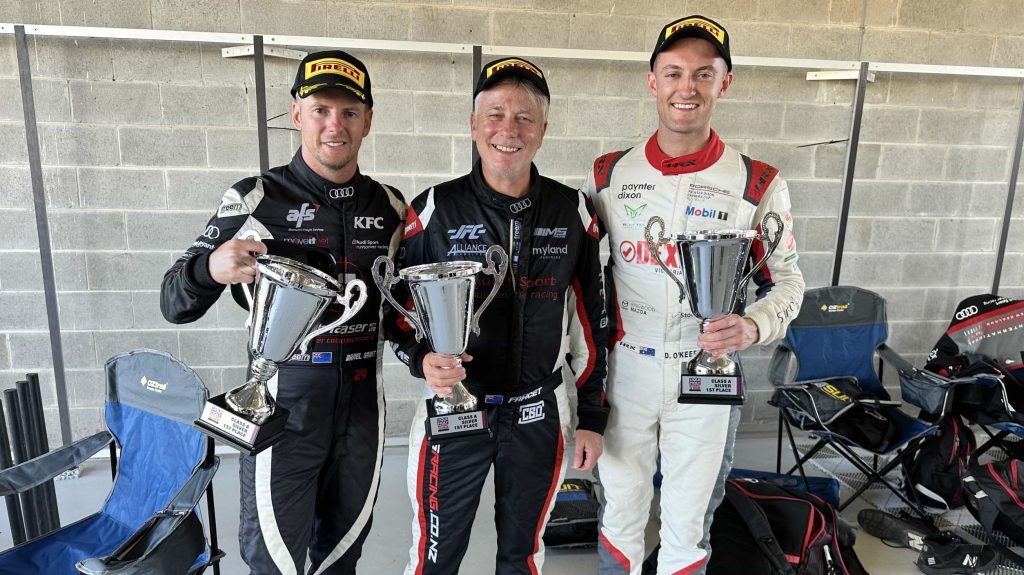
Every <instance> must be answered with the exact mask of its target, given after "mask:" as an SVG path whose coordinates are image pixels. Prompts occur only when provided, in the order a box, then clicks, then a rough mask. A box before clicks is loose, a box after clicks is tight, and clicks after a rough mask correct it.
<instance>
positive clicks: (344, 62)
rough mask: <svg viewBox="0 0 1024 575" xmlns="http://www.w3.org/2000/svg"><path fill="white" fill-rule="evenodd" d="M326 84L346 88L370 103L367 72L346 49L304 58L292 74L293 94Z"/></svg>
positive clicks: (369, 105) (300, 93) (300, 96)
mask: <svg viewBox="0 0 1024 575" xmlns="http://www.w3.org/2000/svg"><path fill="white" fill-rule="evenodd" d="M327 88H342V89H344V90H347V91H348V92H349V93H350V94H352V95H353V96H355V97H356V98H357V99H358V100H359V101H361V102H363V103H364V104H366V105H367V107H370V108H372V107H373V96H372V95H371V94H370V73H369V72H367V71H366V66H365V65H364V64H363V63H362V62H360V61H359V58H356V57H355V56H353V55H351V54H349V53H347V52H342V51H341V50H326V51H323V52H313V53H312V54H309V55H307V56H306V57H305V58H303V59H302V63H300V64H299V71H298V72H296V74H295V84H293V85H292V97H295V96H298V97H299V98H305V97H306V96H308V95H310V94H313V93H316V92H319V91H320V90H326V89H327Z"/></svg>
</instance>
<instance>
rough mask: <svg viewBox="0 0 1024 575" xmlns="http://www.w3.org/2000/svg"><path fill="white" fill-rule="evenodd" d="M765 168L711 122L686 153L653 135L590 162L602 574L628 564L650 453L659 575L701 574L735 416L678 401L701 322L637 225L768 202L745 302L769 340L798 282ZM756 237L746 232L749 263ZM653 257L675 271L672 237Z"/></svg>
mask: <svg viewBox="0 0 1024 575" xmlns="http://www.w3.org/2000/svg"><path fill="white" fill-rule="evenodd" d="M777 175H778V170H776V169H775V168H773V167H772V166H769V165H768V164H765V163H763V162H759V161H756V160H751V159H750V158H748V157H746V156H744V155H742V154H740V153H739V152H737V151H736V150H734V149H732V148H730V147H728V146H725V145H724V144H723V143H722V141H721V140H720V139H719V138H718V135H717V134H715V133H714V132H712V136H711V140H710V141H709V143H708V145H707V146H706V147H705V148H704V149H703V150H701V151H700V152H697V153H695V154H691V155H687V156H681V157H678V158H669V157H667V156H665V154H664V153H663V152H662V151H661V149H660V148H659V147H658V144H657V136H656V135H655V136H652V137H651V139H650V140H649V141H648V142H647V145H646V146H638V147H636V148H632V149H630V150H626V151H624V152H614V153H611V154H608V155H605V156H602V157H600V158H598V159H597V161H596V162H595V163H594V170H593V173H591V174H590V176H589V178H588V180H587V183H586V184H585V188H584V189H585V192H586V194H587V196H588V197H590V198H591V199H592V200H593V201H594V205H595V207H596V209H597V213H598V218H599V220H600V223H601V225H602V233H606V234H607V235H608V236H609V241H610V249H611V257H610V259H609V262H608V268H609V269H608V270H607V272H606V278H607V279H606V281H607V283H608V305H609V319H610V324H609V330H608V331H609V349H610V353H609V360H608V361H609V365H608V369H609V373H608V403H609V405H611V406H614V409H613V410H612V413H611V416H610V418H609V421H608V427H607V431H606V433H605V446H604V455H602V457H601V460H600V461H599V462H598V471H599V474H600V478H601V483H602V485H603V486H604V494H605V498H606V503H605V506H604V509H603V512H602V520H601V528H600V538H599V539H600V544H599V546H598V551H599V556H600V559H599V561H600V562H599V567H598V573H600V574H601V575H612V574H624V573H629V574H631V575H639V573H640V569H641V563H642V562H643V559H644V527H645V525H646V524H647V521H648V517H649V512H650V504H651V497H652V495H653V485H652V477H653V475H654V473H655V461H656V458H657V456H658V453H659V451H660V453H661V471H662V474H663V477H664V479H663V482H662V486H661V519H662V527H661V551H660V555H659V558H658V573H659V574H662V573H664V574H667V573H672V574H685V575H690V574H696V573H704V566H705V564H706V561H707V557H708V553H709V552H710V549H709V547H708V529H709V527H710V522H711V517H712V514H713V512H714V509H715V508H716V507H717V506H718V504H719V503H720V502H721V499H722V496H723V495H724V484H723V482H724V480H725V477H726V475H728V472H729V469H730V468H731V465H732V453H733V443H734V440H735V433H736V426H737V423H738V420H739V414H740V409H739V407H738V406H736V407H730V406H728V405H692V404H691V405H683V404H679V403H678V402H677V401H676V400H677V397H678V395H679V381H680V377H681V374H682V370H683V369H684V368H685V366H686V363H687V362H688V361H689V360H690V359H691V358H693V357H694V356H695V355H696V354H697V352H698V351H699V348H698V345H697V335H698V334H699V322H698V320H696V319H695V318H694V317H693V315H692V314H691V313H690V307H689V304H688V302H686V301H683V302H680V298H679V295H680V290H679V287H678V286H677V285H676V283H675V282H673V281H672V280H671V278H668V277H666V275H665V273H664V271H663V270H662V269H661V267H660V266H658V265H657V263H656V262H655V261H654V259H653V258H651V257H650V252H649V250H648V249H647V244H646V242H645V240H644V228H645V226H646V225H647V222H648V220H649V219H650V218H651V216H661V218H662V219H664V220H665V223H666V226H667V228H668V229H667V230H665V232H666V234H668V233H680V232H695V231H698V230H715V229H726V228H733V229H737V228H739V229H755V228H757V229H759V227H760V223H761V220H762V219H763V217H764V214H765V213H766V212H768V211H773V212H776V213H777V214H779V216H780V217H781V218H782V220H783V222H784V225H785V228H786V229H785V232H784V235H783V238H782V240H781V241H780V243H779V247H778V249H777V250H776V251H775V253H774V254H773V255H772V256H771V258H769V260H768V264H767V267H766V268H762V271H760V272H758V273H757V274H755V275H754V281H755V282H756V284H757V297H758V301H756V302H755V303H753V304H751V305H749V306H747V307H746V312H745V315H746V317H748V318H750V319H752V320H753V321H754V323H756V324H757V327H758V330H759V333H760V339H759V342H758V343H766V342H770V341H772V340H775V339H778V338H779V337H781V336H782V335H783V334H784V333H785V331H786V326H787V325H788V324H789V322H790V320H791V318H793V317H795V316H796V314H797V312H798V311H799V308H800V302H801V301H802V299H803V290H804V282H803V277H802V275H801V274H800V270H799V268H798V267H797V253H796V246H795V242H794V239H793V234H792V230H791V226H792V222H793V219H792V216H791V215H790V203H789V192H788V191H787V188H786V183H785V182H784V181H783V180H782V179H781V178H779V177H777ZM769 227H770V228H772V227H773V226H769ZM765 247H766V246H765V245H764V243H763V242H760V241H755V242H754V244H753V246H752V249H751V256H750V257H751V261H752V262H756V261H758V260H760V258H761V256H762V255H763V254H764V252H765ZM660 255H661V257H662V259H663V260H664V261H665V262H666V264H667V265H668V266H669V267H670V268H671V269H672V270H673V271H674V272H675V273H677V274H682V273H683V271H682V263H681V261H680V255H679V254H678V253H676V247H675V246H674V245H666V246H664V247H662V249H661V251H660ZM748 265H749V264H748Z"/></svg>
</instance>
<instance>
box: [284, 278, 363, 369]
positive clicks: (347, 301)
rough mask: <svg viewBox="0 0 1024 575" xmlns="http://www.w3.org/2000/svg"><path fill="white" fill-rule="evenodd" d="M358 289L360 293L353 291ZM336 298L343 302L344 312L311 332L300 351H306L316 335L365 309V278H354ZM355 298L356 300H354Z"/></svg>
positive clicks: (329, 329) (303, 341)
mask: <svg viewBox="0 0 1024 575" xmlns="http://www.w3.org/2000/svg"><path fill="white" fill-rule="evenodd" d="M355 289H358V290H359V294H358V295H357V294H354V293H352V291H353V290H355ZM335 299H337V300H338V303H339V304H341V307H342V312H341V317H339V318H338V319H336V320H334V321H332V322H331V323H329V324H327V325H322V326H320V327H319V328H317V329H315V330H313V331H311V332H309V335H307V336H306V337H305V338H304V339H303V340H302V345H300V346H299V353H306V347H307V346H309V342H311V341H313V338H315V337H316V336H318V335H320V334H322V333H324V332H328V331H331V330H332V329H334V328H336V327H338V326H339V325H341V324H343V323H345V322H346V321H348V320H350V319H352V316H354V315H356V314H357V313H359V310H361V309H363V304H364V303H366V284H365V283H363V280H352V281H350V282H348V284H347V285H346V286H345V293H344V294H341V293H339V294H337V295H336V296H335ZM353 300H354V301H353Z"/></svg>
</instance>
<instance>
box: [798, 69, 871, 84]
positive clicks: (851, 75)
mask: <svg viewBox="0 0 1024 575" xmlns="http://www.w3.org/2000/svg"><path fill="white" fill-rule="evenodd" d="M807 79H808V80H859V79H860V70H819V71H817V72H808V73H807ZM867 81H868V82H874V81H875V73H874V72H868V76H867Z"/></svg>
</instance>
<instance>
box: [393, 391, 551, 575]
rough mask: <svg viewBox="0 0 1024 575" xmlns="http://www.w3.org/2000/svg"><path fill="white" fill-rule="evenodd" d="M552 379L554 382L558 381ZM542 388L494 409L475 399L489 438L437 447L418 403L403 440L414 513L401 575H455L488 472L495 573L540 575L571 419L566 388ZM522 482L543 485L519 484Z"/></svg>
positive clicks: (477, 437)
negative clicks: (483, 414) (412, 479)
mask: <svg viewBox="0 0 1024 575" xmlns="http://www.w3.org/2000/svg"><path fill="white" fill-rule="evenodd" d="M554 377H557V378H558V379H559V380H560V379H561V374H560V373H556V374H554ZM548 387H549V389H547V390H545V391H544V392H543V393H541V394H539V395H534V396H533V397H529V398H526V399H524V400H522V401H518V402H514V403H512V402H508V403H503V404H500V405H494V404H490V405H488V404H486V403H484V402H485V400H486V399H487V396H484V395H478V399H479V400H480V405H481V406H482V407H484V408H485V411H486V417H487V422H488V427H489V429H490V432H491V434H490V435H485V434H481V435H474V436H469V437H462V438H456V439H449V440H445V441H440V442H438V441H431V440H430V439H429V438H427V437H426V436H425V426H424V425H422V423H424V419H425V416H426V409H425V407H424V406H423V404H421V407H420V410H419V413H418V414H417V417H416V418H414V424H413V425H414V426H413V429H412V432H411V433H410V437H409V473H410V475H412V474H413V473H415V478H416V481H415V483H412V482H410V485H409V487H410V489H412V490H413V491H412V492H411V493H410V499H411V500H415V501H416V502H417V505H416V507H417V508H418V509H417V511H416V516H415V517H414V518H413V523H414V524H413V546H412V549H411V551H410V558H409V559H410V562H409V564H408V566H407V567H406V575H440V574H455V573H458V572H459V565H460V564H461V563H462V559H463V557H464V556H465V554H466V549H467V548H468V546H469V535H470V531H471V529H472V527H473V518H474V517H476V511H477V507H478V506H479V504H480V491H481V489H482V488H483V485H484V481H485V480H486V479H487V474H488V472H489V471H490V469H491V466H492V465H493V466H494V492H495V503H494V515H495V527H496V529H497V536H498V553H497V557H496V569H495V573H497V575H519V574H523V575H536V574H537V573H540V571H541V568H542V564H543V554H542V553H539V551H540V550H541V546H540V538H541V536H542V534H543V529H544V526H545V522H546V521H547V518H548V515H549V514H550V512H551V506H552V505H553V504H554V497H555V495H556V494H557V492H558V486H559V485H561V483H562V478H563V477H564V475H565V468H566V460H565V459H564V458H563V453H564V447H565V442H566V435H567V434H568V424H569V417H570V415H569V407H568V401H567V398H566V392H565V387H564V386H561V385H559V386H558V387H557V388H555V389H550V385H549V386H548ZM471 390H472V389H471ZM524 395H530V394H529V393H527V394H524ZM491 397H492V398H493V396H491ZM417 423H420V425H417ZM529 477H533V478H535V477H547V478H548V480H546V481H543V482H536V481H526V480H524V478H529ZM473 572H477V571H473Z"/></svg>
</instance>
